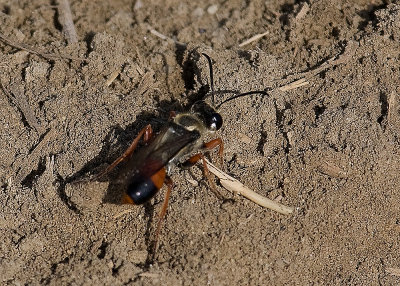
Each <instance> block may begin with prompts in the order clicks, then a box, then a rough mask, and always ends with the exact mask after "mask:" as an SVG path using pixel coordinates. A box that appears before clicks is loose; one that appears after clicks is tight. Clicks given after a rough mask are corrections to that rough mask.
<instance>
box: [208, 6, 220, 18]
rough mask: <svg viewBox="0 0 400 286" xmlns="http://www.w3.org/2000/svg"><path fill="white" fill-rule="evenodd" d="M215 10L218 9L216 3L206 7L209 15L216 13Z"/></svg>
mask: <svg viewBox="0 0 400 286" xmlns="http://www.w3.org/2000/svg"><path fill="white" fill-rule="evenodd" d="M217 11H218V5H217V4H214V5H211V6H209V7H208V8H207V13H208V14H210V15H214V14H215V13H217Z"/></svg>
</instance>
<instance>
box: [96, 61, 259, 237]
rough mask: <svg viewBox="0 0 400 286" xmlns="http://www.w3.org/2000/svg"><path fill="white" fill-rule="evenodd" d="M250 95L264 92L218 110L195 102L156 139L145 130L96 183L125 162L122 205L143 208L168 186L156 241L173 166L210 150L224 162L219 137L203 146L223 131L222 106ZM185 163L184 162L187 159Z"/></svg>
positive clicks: (189, 163) (192, 161)
mask: <svg viewBox="0 0 400 286" xmlns="http://www.w3.org/2000/svg"><path fill="white" fill-rule="evenodd" d="M202 55H203V56H204V57H205V58H206V59H207V61H208V64H209V69H210V87H211V95H212V98H213V100H212V101H213V103H214V94H215V91H214V81H213V71H212V61H211V58H210V57H209V56H208V55H207V54H204V53H203V54H202ZM251 94H264V95H266V94H267V93H266V92H265V91H250V92H246V93H241V94H236V95H235V96H233V97H231V98H228V99H227V100H225V101H223V102H222V103H220V104H219V105H218V106H217V107H213V106H212V105H211V104H208V103H206V101H205V100H199V101H197V102H195V103H194V104H193V105H192V106H191V108H190V110H189V111H187V112H181V113H176V112H171V114H170V119H169V121H167V123H166V124H165V125H164V127H163V128H162V129H161V131H160V132H159V133H158V134H156V135H154V133H153V130H152V127H151V125H150V124H149V125H147V126H145V127H144V128H143V129H142V130H141V131H140V132H139V133H138V135H137V136H136V138H135V139H134V140H133V141H132V143H131V144H130V146H129V147H128V148H127V149H126V151H125V152H124V153H123V154H122V155H121V156H120V157H118V158H117V159H116V160H115V161H114V162H113V163H112V164H111V165H109V166H108V167H107V168H106V169H105V170H104V171H103V172H101V173H100V174H98V175H97V176H95V177H94V178H93V179H92V180H96V179H98V178H100V177H102V176H104V175H106V174H107V173H109V172H110V171H111V170H113V169H114V168H115V167H116V166H117V165H118V164H120V163H121V162H123V161H126V166H125V168H124V170H123V171H122V172H121V174H120V180H121V181H125V182H127V184H126V186H127V187H126V190H125V193H124V195H123V197H122V203H127V204H133V205H140V204H143V203H145V202H147V201H149V200H150V199H151V198H152V197H154V196H155V195H156V194H157V192H158V191H159V190H160V189H161V188H162V186H163V185H164V184H165V185H166V186H167V192H166V194H165V199H164V203H163V206H162V208H161V210H160V213H159V223H158V227H157V232H156V241H157V237H158V233H159V232H160V226H161V221H162V219H163V218H164V216H165V214H166V211H167V206H168V200H169V197H170V194H171V191H172V189H173V182H172V179H171V178H170V176H169V173H170V169H171V167H172V166H173V165H177V164H180V165H182V166H184V167H190V166H192V165H194V164H196V163H197V162H198V161H199V160H201V159H203V158H204V155H203V153H204V152H205V151H207V150H211V149H214V148H217V147H218V148H219V150H218V155H219V157H220V159H221V162H222V161H223V149H224V144H223V141H222V139H221V138H220V137H218V138H215V139H213V140H211V141H209V142H206V143H204V141H205V138H206V137H208V135H210V134H214V133H215V132H216V131H218V130H219V129H221V127H222V125H223V119H222V116H221V114H220V113H218V111H217V110H218V109H219V107H221V105H222V104H224V103H226V102H228V101H230V100H233V99H236V98H238V97H241V96H247V95H251ZM141 139H143V141H144V146H143V147H142V148H140V149H139V150H138V151H137V152H135V154H134V151H135V150H136V148H137V146H138V144H139V142H140V140H141ZM188 156H190V157H189V158H188V159H186V160H185V161H184V162H183V163H182V162H180V161H181V159H182V158H185V157H188ZM202 161H203V172H204V175H205V176H206V177H207V178H208V179H209V172H208V169H207V165H206V163H205V160H202ZM209 182H210V184H211V189H212V190H214V191H215V193H216V195H217V196H218V197H219V198H223V197H222V196H221V195H220V194H219V193H218V192H216V188H215V185H214V183H213V182H212V180H210V179H209Z"/></svg>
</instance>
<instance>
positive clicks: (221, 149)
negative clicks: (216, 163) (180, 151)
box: [203, 138, 224, 166]
mask: <svg viewBox="0 0 400 286" xmlns="http://www.w3.org/2000/svg"><path fill="white" fill-rule="evenodd" d="M217 146H219V148H218V156H219V159H220V163H221V166H223V164H224V155H223V153H224V142H223V141H222V139H221V138H215V139H214V140H211V141H210V142H207V143H204V146H203V148H204V149H207V150H211V149H214V148H215V147H217Z"/></svg>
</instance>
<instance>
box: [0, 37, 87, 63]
mask: <svg viewBox="0 0 400 286" xmlns="http://www.w3.org/2000/svg"><path fill="white" fill-rule="evenodd" d="M0 40H1V41H3V42H4V43H6V44H7V45H9V46H12V47H14V48H17V49H20V50H24V51H27V52H29V53H31V54H35V55H38V56H40V57H43V58H45V59H48V60H54V59H68V60H73V61H82V62H88V60H87V59H84V58H77V57H71V56H68V55H61V54H49V53H43V52H41V51H39V50H36V49H34V48H32V47H29V46H27V45H24V44H18V43H16V42H14V41H12V40H10V39H8V38H7V37H6V36H4V35H3V34H1V33H0Z"/></svg>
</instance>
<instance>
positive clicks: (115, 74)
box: [105, 70, 119, 86]
mask: <svg viewBox="0 0 400 286" xmlns="http://www.w3.org/2000/svg"><path fill="white" fill-rule="evenodd" d="M117 76H119V70H115V71H113V72H112V73H111V74H110V76H109V77H108V79H107V80H106V83H105V84H106V86H110V85H111V84H112V83H113V81H114V80H115V79H116V78H117Z"/></svg>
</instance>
